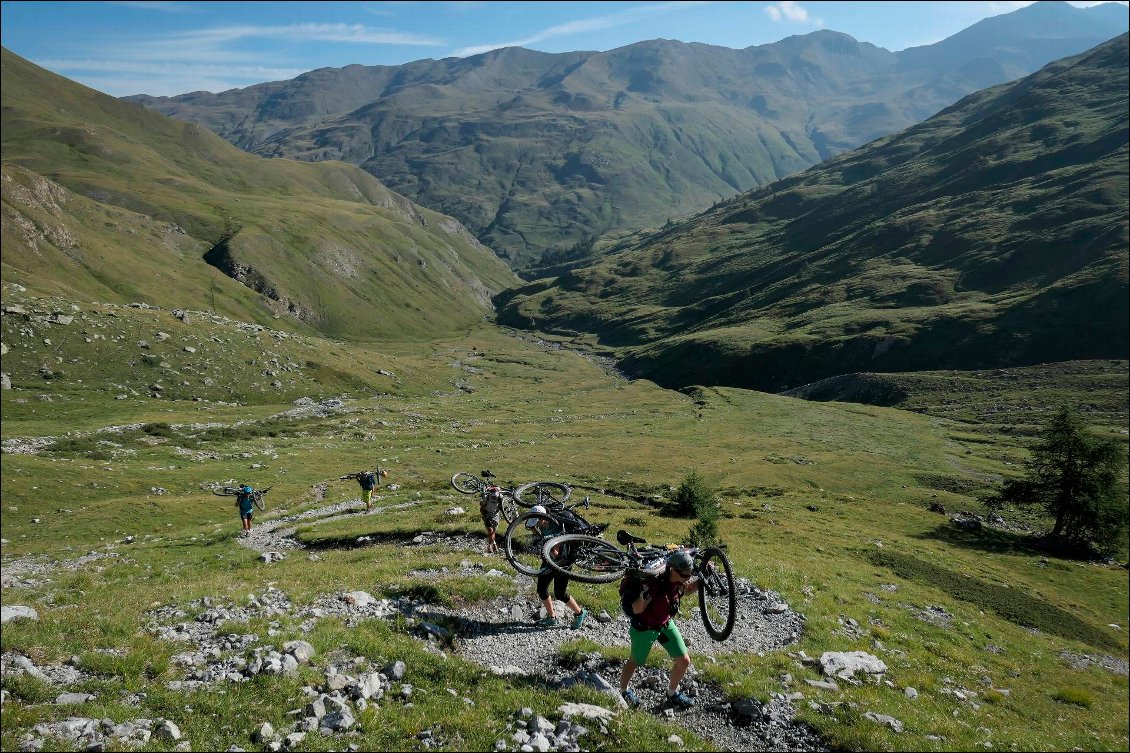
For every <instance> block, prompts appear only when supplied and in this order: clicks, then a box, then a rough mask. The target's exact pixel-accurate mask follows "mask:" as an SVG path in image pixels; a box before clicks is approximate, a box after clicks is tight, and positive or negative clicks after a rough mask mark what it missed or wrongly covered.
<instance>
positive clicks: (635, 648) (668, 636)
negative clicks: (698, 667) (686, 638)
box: [628, 620, 687, 664]
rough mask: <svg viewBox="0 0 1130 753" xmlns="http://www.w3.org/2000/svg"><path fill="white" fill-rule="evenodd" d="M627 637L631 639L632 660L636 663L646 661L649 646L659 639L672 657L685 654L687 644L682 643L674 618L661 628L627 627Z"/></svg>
mask: <svg viewBox="0 0 1130 753" xmlns="http://www.w3.org/2000/svg"><path fill="white" fill-rule="evenodd" d="M628 637H629V638H631V639H632V661H634V662H635V663H636V664H644V663H645V662H647V656H648V654H650V653H651V647H652V646H653V645H655V642H656V641H659V645H661V646H663V648H664V649H666V651H667V655H668V656H670V657H671V658H672V659H678V658H679V657H680V656H686V655H687V644H686V643H683V636H682V634H681V633H680V632H679V626H678V625H676V624H675V621H674V620H671V621H670V622H668V623H667V624H666V625H665V626H664V627H663V629H662V630H636V629H635V628H628Z"/></svg>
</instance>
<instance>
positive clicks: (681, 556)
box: [667, 549, 694, 575]
mask: <svg viewBox="0 0 1130 753" xmlns="http://www.w3.org/2000/svg"><path fill="white" fill-rule="evenodd" d="M667 567H668V568H670V569H672V570H678V571H679V573H680V574H682V575H690V574H691V571H693V570H694V558H693V557H691V555H690V554H689V553H688V552H687V551H686V550H685V549H677V550H675V551H674V552H672V553H671V556H670V557H668V558H667Z"/></svg>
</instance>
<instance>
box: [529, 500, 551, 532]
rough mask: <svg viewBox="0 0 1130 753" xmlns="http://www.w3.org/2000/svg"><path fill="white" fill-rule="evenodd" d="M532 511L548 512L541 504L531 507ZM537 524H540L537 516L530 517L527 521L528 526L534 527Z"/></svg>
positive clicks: (543, 513)
mask: <svg viewBox="0 0 1130 753" xmlns="http://www.w3.org/2000/svg"><path fill="white" fill-rule="evenodd" d="M530 512H540V513H541V514H542V515H545V514H546V510H545V508H544V507H542V506H541V505H534V506H533V507H531V508H530ZM537 524H538V519H537V518H530V519H529V520H527V521H526V528H533V527H534V526H536V525H537Z"/></svg>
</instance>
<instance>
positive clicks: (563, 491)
mask: <svg viewBox="0 0 1130 753" xmlns="http://www.w3.org/2000/svg"><path fill="white" fill-rule="evenodd" d="M572 495H573V487H571V486H569V485H568V484H559V483H557V482H556V481H532V482H530V483H528V484H522V485H521V486H519V487H518V488H517V489H515V490H514V498H515V499H517V500H518V504H520V505H522V506H523V507H533V506H534V505H541V506H542V507H549V506H551V505H563V504H565V503H566V502H568V501H569V497H571V496H572Z"/></svg>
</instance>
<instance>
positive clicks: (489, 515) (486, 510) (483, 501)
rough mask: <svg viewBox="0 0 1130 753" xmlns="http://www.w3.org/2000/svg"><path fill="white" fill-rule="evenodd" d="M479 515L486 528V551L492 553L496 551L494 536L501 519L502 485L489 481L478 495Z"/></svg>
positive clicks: (496, 544)
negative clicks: (479, 495) (480, 494)
mask: <svg viewBox="0 0 1130 753" xmlns="http://www.w3.org/2000/svg"><path fill="white" fill-rule="evenodd" d="M479 516H480V517H481V518H482V519H483V525H484V526H486V529H487V547H486V553H487V554H494V553H495V552H497V551H498V542H496V541H495V536H496V535H497V533H498V524H499V522H501V520H502V487H500V486H498V485H497V484H495V483H493V482H491V484H490V485H489V486H487V487H486V488H485V489H483V493H482V496H481V497H479Z"/></svg>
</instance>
